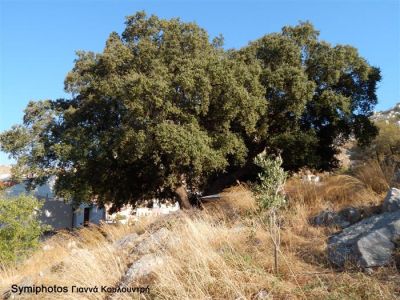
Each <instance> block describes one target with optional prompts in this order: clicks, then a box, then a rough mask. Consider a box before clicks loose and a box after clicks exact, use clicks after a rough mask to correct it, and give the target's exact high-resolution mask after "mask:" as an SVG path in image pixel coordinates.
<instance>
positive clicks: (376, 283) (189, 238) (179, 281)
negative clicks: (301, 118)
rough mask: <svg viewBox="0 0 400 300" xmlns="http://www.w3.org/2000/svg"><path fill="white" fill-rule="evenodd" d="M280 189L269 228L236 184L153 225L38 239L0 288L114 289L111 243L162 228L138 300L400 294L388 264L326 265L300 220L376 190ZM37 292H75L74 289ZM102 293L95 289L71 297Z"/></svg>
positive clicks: (372, 196) (372, 197)
mask: <svg viewBox="0 0 400 300" xmlns="http://www.w3.org/2000/svg"><path fill="white" fill-rule="evenodd" d="M285 190H286V193H287V195H288V197H289V199H290V206H289V208H288V209H286V210H284V211H281V212H280V214H279V218H278V221H277V224H278V225H273V224H272V225H271V222H270V216H271V215H270V213H269V212H259V211H256V202H255V200H254V198H253V196H252V193H251V192H250V191H249V190H248V189H247V188H246V187H245V186H237V187H234V188H231V189H229V190H226V191H225V192H224V193H223V195H222V201H221V202H215V203H213V204H212V205H207V206H206V207H205V209H204V210H203V211H190V212H188V213H181V214H178V215H176V216H174V217H171V218H165V219H161V220H158V221H154V220H146V219H145V221H144V222H140V223H137V224H135V225H134V226H132V227H128V226H117V227H116V226H103V227H101V228H97V227H94V228H87V229H83V230H79V231H77V232H75V233H73V234H71V233H62V234H58V235H56V236H55V237H53V238H52V239H50V240H49V241H47V242H46V243H48V244H49V245H52V246H53V247H54V248H53V249H52V250H48V251H43V250H40V251H38V252H37V253H35V254H34V255H33V256H32V257H31V258H30V259H29V260H28V261H26V262H25V263H23V264H22V265H21V266H18V267H16V268H9V269H7V270H3V271H0V279H1V288H3V289H4V288H6V287H7V286H8V287H9V285H10V284H11V283H15V282H21V281H23V280H26V279H27V278H29V279H30V280H32V282H33V283H36V284H46V285H53V284H61V285H80V286H93V285H108V286H114V285H116V284H117V283H118V281H119V280H120V279H121V277H122V276H123V274H124V272H125V271H126V269H127V267H128V263H129V258H128V257H126V256H124V255H123V254H121V253H120V252H118V251H116V250H115V249H114V247H112V243H113V242H114V241H115V240H118V239H119V238H121V237H122V236H124V235H126V234H128V233H130V232H133V231H134V232H137V233H139V234H142V233H145V235H147V234H149V233H151V232H152V231H154V230H156V229H157V228H160V227H168V228H169V230H171V231H172V232H173V236H174V240H173V243H169V244H168V247H167V248H166V249H164V250H163V251H159V252H158V253H156V254H157V255H159V256H162V257H163V258H164V261H165V265H164V266H163V267H162V268H159V269H157V270H156V271H155V274H154V276H152V277H151V279H152V280H154V281H153V282H152V283H151V285H150V290H151V294H150V295H146V296H144V297H147V299H254V296H255V295H256V294H257V293H258V292H259V291H260V290H265V291H266V292H268V293H269V295H270V297H271V299H396V298H399V297H400V288H399V287H400V276H399V272H398V270H397V269H396V266H390V267H387V268H382V269H380V270H377V271H375V272H374V274H372V275H366V274H364V273H362V272H360V271H357V270H353V271H347V272H339V271H338V270H335V269H334V268H332V266H331V265H330V264H329V262H328V260H327V257H326V251H325V250H326V239H327V237H328V236H329V234H331V233H332V230H333V229H327V228H315V227H312V226H310V225H309V222H308V220H309V218H310V216H312V215H313V214H314V213H315V212H317V211H319V210H321V209H323V208H326V207H331V208H333V209H339V208H341V207H343V206H349V205H352V206H367V205H371V203H372V204H377V203H379V201H381V199H382V197H381V196H379V195H377V194H376V193H374V192H373V191H372V190H371V188H370V187H369V186H367V185H366V184H365V183H364V182H362V181H360V180H358V179H356V178H354V177H350V176H344V175H340V176H332V177H329V178H326V179H325V180H324V181H323V183H322V184H320V185H314V184H307V183H303V182H302V181H300V180H297V179H291V180H289V181H288V182H287V185H286V189H285ZM273 229H277V230H278V231H279V236H280V243H279V245H278V246H279V247H278V248H277V252H278V256H277V261H278V271H276V270H275V268H274V262H275V256H274V242H273V238H274V235H273V234H274V230H273ZM71 241H74V242H75V243H76V249H75V250H72V249H68V247H67V245H68V243H71ZM135 257H136V256H135ZM131 258H132V257H131ZM131 258H130V259H131ZM40 272H42V273H43V276H40V274H39V273H40ZM24 278H25V279H24ZM134 284H135V285H136V284H137V283H134ZM44 296H48V297H49V298H50V296H51V298H52V299H55V298H62V297H64V298H69V299H71V298H73V297H75V298H77V295H76V294H75V295H63V294H58V295H54V294H53V295H52V294H48V295H46V294H45V295H44ZM105 297H106V295H104V294H101V293H97V294H82V295H81V297H78V298H79V299H104V298H105ZM130 297H132V295H121V297H120V298H122V299H130ZM37 298H38V299H39V298H40V299H43V298H45V297H43V294H42V295H40V297H37Z"/></svg>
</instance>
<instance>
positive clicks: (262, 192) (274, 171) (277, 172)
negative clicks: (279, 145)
mask: <svg viewBox="0 0 400 300" xmlns="http://www.w3.org/2000/svg"><path fill="white" fill-rule="evenodd" d="M254 163H255V164H256V165H257V166H259V167H260V168H261V172H259V173H258V184H257V185H255V186H254V193H255V196H256V199H257V201H258V204H259V205H260V207H261V208H263V209H267V208H279V207H281V206H283V205H284V204H285V202H286V200H285V197H284V195H283V193H282V190H283V185H284V184H285V181H286V177H287V173H286V172H285V171H284V169H283V168H282V167H281V166H282V158H281V157H280V156H277V157H275V158H273V159H272V158H268V157H267V154H266V152H265V151H264V152H262V153H260V154H258V155H257V156H256V157H255V159H254Z"/></svg>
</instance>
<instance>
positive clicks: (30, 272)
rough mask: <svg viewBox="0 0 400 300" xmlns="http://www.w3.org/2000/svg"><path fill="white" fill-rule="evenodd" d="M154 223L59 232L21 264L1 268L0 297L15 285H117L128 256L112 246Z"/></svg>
mask: <svg viewBox="0 0 400 300" xmlns="http://www.w3.org/2000/svg"><path fill="white" fill-rule="evenodd" d="M153 221H154V220H152V219H149V218H147V219H144V220H143V222H139V223H136V224H135V226H124V225H118V226H115V225H103V226H100V227H97V226H93V227H88V228H83V229H80V230H77V231H74V232H59V233H57V234H56V235H55V236H53V237H51V238H50V239H48V240H47V241H45V242H44V243H43V245H42V249H40V250H38V251H36V252H35V253H34V254H33V255H32V257H30V258H29V259H28V260H26V261H24V262H23V263H22V264H18V265H15V266H8V267H3V268H0V295H2V294H3V293H4V292H5V291H6V290H8V289H9V288H10V286H11V285H12V284H15V283H21V284H23V285H27V286H32V285H41V284H43V285H46V286H53V285H59V286H69V287H71V286H72V285H76V286H82V287H92V286H102V285H107V286H115V285H116V284H117V283H118V282H119V280H120V279H121V277H122V276H123V275H124V273H125V271H126V268H127V266H126V261H127V259H126V257H124V255H123V254H122V253H121V252H119V251H117V250H116V249H115V248H114V247H113V245H112V244H113V243H114V242H115V241H116V240H118V239H120V238H121V237H123V236H125V235H127V234H129V233H132V232H137V233H143V231H144V228H147V226H149V224H151V223H152V222H153ZM73 297H77V294H74V295H71V294H39V295H37V296H34V295H28V296H27V299H55V298H57V299H71V298H73ZM105 297H106V295H105V294H104V293H101V292H99V293H93V294H81V295H79V297H78V298H79V299H86V298H87V299H104V298H105Z"/></svg>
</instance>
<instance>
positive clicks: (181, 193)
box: [175, 185, 192, 209]
mask: <svg viewBox="0 0 400 300" xmlns="http://www.w3.org/2000/svg"><path fill="white" fill-rule="evenodd" d="M175 194H176V196H177V197H178V202H179V206H180V207H181V209H190V208H192V205H191V204H190V201H189V197H188V193H187V191H186V189H185V187H184V186H183V185H180V186H179V187H178V188H177V189H176V190H175Z"/></svg>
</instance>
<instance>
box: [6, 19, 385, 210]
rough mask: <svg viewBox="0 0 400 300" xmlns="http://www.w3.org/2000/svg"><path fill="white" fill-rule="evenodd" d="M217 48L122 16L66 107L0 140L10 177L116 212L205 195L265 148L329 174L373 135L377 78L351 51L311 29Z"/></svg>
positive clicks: (88, 59)
mask: <svg viewBox="0 0 400 300" xmlns="http://www.w3.org/2000/svg"><path fill="white" fill-rule="evenodd" d="M222 42H223V38H222V37H217V38H215V39H214V40H213V41H210V39H209V36H208V35H207V33H206V31H205V30H203V29H202V28H200V27H199V26H197V25H196V24H194V23H185V22H182V21H181V20H179V19H171V20H164V19H160V18H158V17H156V16H150V17H147V16H146V15H145V13H144V12H139V13H136V14H135V15H133V16H130V17H128V18H127V19H126V28H125V30H124V31H123V33H122V35H118V34H117V33H115V32H114V33H111V34H110V36H109V38H108V39H107V41H106V44H105V48H104V51H103V52H102V53H93V52H82V51H81V52H78V53H77V59H76V61H75V65H74V67H73V69H72V70H71V71H70V72H69V73H68V75H67V77H66V79H65V90H66V91H67V92H70V93H71V95H72V98H71V99H58V100H46V101H38V102H30V103H29V104H28V106H27V108H26V110H25V116H24V120H23V124H22V125H17V126H14V127H13V128H11V129H10V130H8V131H6V132H4V133H2V134H1V135H0V146H1V149H2V150H3V151H5V152H8V153H10V155H11V156H12V157H13V158H15V159H16V160H17V162H18V163H17V166H16V168H15V170H14V171H15V175H16V176H19V175H29V178H31V179H30V180H31V183H32V185H35V184H40V183H42V182H43V181H44V180H45V179H46V178H48V177H49V176H51V175H55V176H56V177H57V182H56V185H55V188H56V192H57V194H58V195H59V196H62V197H64V198H73V199H75V200H78V201H85V200H90V199H93V198H94V197H95V198H96V199H97V201H98V202H100V203H101V202H106V201H111V202H113V203H114V204H115V206H114V207H116V208H117V207H120V206H121V205H123V204H125V203H128V202H130V203H132V204H135V203H136V202H137V201H139V200H143V199H152V198H154V197H158V198H169V197H172V196H173V195H174V193H175V192H176V191H177V190H178V189H179V188H180V187H182V186H186V187H188V188H189V189H190V190H203V189H204V188H205V187H206V185H207V184H208V183H210V182H212V181H213V180H214V179H215V178H221V177H223V176H224V175H227V176H231V177H234V176H235V175H234V174H239V173H241V172H239V171H240V170H241V169H245V168H246V169H248V170H251V166H253V160H254V158H255V157H256V155H257V154H259V153H260V152H262V151H263V150H264V149H267V151H268V153H269V154H276V153H282V158H283V166H284V167H285V168H286V169H298V168H301V167H303V166H309V167H311V168H315V169H329V168H332V167H335V166H336V163H337V161H336V160H335V154H336V153H337V148H338V147H339V146H340V145H342V144H343V143H344V142H345V141H346V140H347V139H348V138H349V137H350V136H352V135H354V136H355V137H356V138H357V139H358V140H359V142H360V143H362V144H367V143H368V142H369V141H370V140H371V138H373V137H374V135H375V134H376V128H375V127H374V125H373V124H372V123H371V122H370V121H369V118H368V116H369V115H370V114H371V113H372V109H373V106H374V105H375V104H376V94H375V89H376V84H377V82H378V81H379V80H380V75H379V70H378V69H377V68H374V67H371V66H370V65H368V63H367V62H366V61H365V59H363V58H362V57H360V56H359V54H358V52H357V50H356V49H355V48H353V47H350V46H342V45H335V46H332V45H330V44H328V43H326V42H324V41H321V40H319V39H318V32H317V31H316V30H315V29H314V28H313V26H312V25H311V24H310V23H301V24H299V25H298V26H294V27H284V28H283V29H282V32H280V33H273V34H268V35H266V36H264V37H262V38H261V39H259V40H256V41H254V42H252V43H251V44H250V45H249V46H247V47H245V48H243V49H240V50H238V51H235V50H229V51H224V50H223V48H222ZM249 166H250V168H249ZM253 169H254V168H253ZM242 173H243V172H242ZM250 175H251V174H250Z"/></svg>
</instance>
